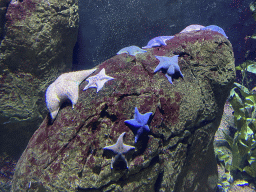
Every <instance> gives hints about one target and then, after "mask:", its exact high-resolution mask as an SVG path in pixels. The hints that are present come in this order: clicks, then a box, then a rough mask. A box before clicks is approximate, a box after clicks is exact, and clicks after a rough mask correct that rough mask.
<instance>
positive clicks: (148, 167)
mask: <svg viewBox="0 0 256 192" xmlns="http://www.w3.org/2000/svg"><path fill="white" fill-rule="evenodd" d="M166 44H167V45H166V46H161V47H154V48H151V49H147V52H146V53H142V54H138V55H136V57H135V56H131V55H128V54H126V53H124V54H120V55H116V56H114V57H112V58H110V59H109V60H107V61H105V62H103V63H102V64H100V65H98V66H97V67H98V69H97V71H95V74H97V73H98V72H99V71H100V70H101V69H102V68H105V70H106V74H108V75H109V76H111V77H113V78H114V80H111V81H108V82H106V83H105V85H104V87H103V88H102V89H101V90H100V91H99V92H98V93H97V92H96V89H95V88H90V89H87V90H85V91H82V89H83V87H84V86H85V85H86V82H83V83H82V84H81V85H80V91H79V99H78V102H77V104H76V105H75V108H74V109H72V106H71V105H65V106H63V107H62V109H61V110H60V111H59V114H58V116H57V117H56V119H55V121H54V122H53V124H49V117H46V118H45V119H44V121H43V122H42V124H41V126H40V127H39V128H38V130H37V131H36V132H35V133H34V135H33V137H32V138H31V139H30V141H29V144H28V146H27V148H26V150H25V151H24V153H23V154H22V156H21V158H20V160H19V161H18V163H17V166H16V170H15V174H14V179H13V186H12V191H26V190H28V189H33V190H39V189H40V190H42V191H43V190H45V191H77V190H78V191H86V190H92V191H131V190H137V191H179V192H182V191H187V192H190V191H205V192H207V191H215V190H214V188H215V187H216V183H217V165H216V160H215V156H214V150H213V139H214V134H215V132H216V130H217V129H218V126H219V124H220V120H221V116H222V113H223V107H224V104H225V101H226V99H227V96H228V95H229V90H230V89H231V86H232V84H233V81H234V80H235V65H234V55H233V51H232V46H231V43H230V42H229V40H228V39H226V38H225V37H223V36H222V35H221V34H219V33H217V32H214V31H193V32H190V33H182V34H177V35H175V37H174V38H172V39H170V40H169V41H167V42H166ZM156 55H157V56H169V57H172V56H174V55H179V59H178V64H179V67H180V70H181V72H182V74H183V76H184V78H183V79H182V78H175V77H174V79H173V84H171V83H169V81H168V79H167V78H166V77H165V75H164V73H161V72H159V73H154V69H155V67H156V66H157V65H158V64H159V61H158V60H157V59H156V58H155V56H156ZM135 107H137V108H138V110H139V111H140V113H142V114H144V113H147V112H152V113H153V115H152V118H151V119H150V121H149V122H148V126H149V128H150V130H151V134H150V135H149V137H148V138H147V139H144V140H141V141H140V142H138V143H136V144H134V135H133V133H132V131H131V130H130V129H129V128H128V127H127V126H126V125H125V123H124V121H125V120H128V119H132V118H133V115H134V108H135ZM123 132H126V138H125V140H124V143H125V144H127V145H132V146H135V147H136V149H135V152H134V153H133V156H132V157H131V158H130V159H129V169H128V170H118V171H113V170H112V171H111V168H110V164H111V159H110V158H108V157H106V156H103V148H104V147H106V146H109V145H113V144H115V143H116V141H117V138H118V137H119V135H120V134H121V133H123Z"/></svg>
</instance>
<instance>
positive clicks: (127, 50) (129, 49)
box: [117, 45, 147, 56]
mask: <svg viewBox="0 0 256 192" xmlns="http://www.w3.org/2000/svg"><path fill="white" fill-rule="evenodd" d="M146 52H147V51H146V50H143V49H141V48H139V47H137V46H134V45H132V46H130V47H125V48H123V49H121V50H120V51H118V52H117V55H119V54H122V53H128V54H129V55H133V56H135V55H136V54H140V53H146Z"/></svg>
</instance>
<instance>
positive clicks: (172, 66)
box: [154, 55, 183, 84]
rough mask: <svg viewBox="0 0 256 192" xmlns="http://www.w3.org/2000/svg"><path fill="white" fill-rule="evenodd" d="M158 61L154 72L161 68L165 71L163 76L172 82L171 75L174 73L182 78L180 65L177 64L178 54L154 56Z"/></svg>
mask: <svg viewBox="0 0 256 192" xmlns="http://www.w3.org/2000/svg"><path fill="white" fill-rule="evenodd" d="M155 57H156V58H157V59H158V60H159V61H160V63H159V64H158V65H157V67H156V68H155V70H154V73H156V72H158V71H160V70H161V69H162V70H164V71H166V74H165V76H166V77H167V79H168V81H169V82H170V83H171V84H172V76H173V75H175V73H178V75H179V76H181V77H182V78H183V75H182V73H181V71H180V67H179V65H178V55H175V56H173V57H165V56H155Z"/></svg>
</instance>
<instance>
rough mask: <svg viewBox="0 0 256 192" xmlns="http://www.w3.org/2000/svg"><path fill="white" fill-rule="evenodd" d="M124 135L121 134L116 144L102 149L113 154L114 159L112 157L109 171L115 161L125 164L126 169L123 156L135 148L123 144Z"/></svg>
mask: <svg viewBox="0 0 256 192" xmlns="http://www.w3.org/2000/svg"><path fill="white" fill-rule="evenodd" d="M124 135H125V132H123V133H122V134H121V135H120V136H119V137H118V139H117V142H116V144H114V145H110V146H106V147H104V148H103V149H104V150H109V151H112V153H113V156H114V157H112V160H111V169H113V167H114V164H115V162H117V161H124V162H125V164H126V168H127V169H128V163H127V160H126V158H125V156H124V155H125V154H126V153H128V152H129V151H130V150H134V149H135V147H133V146H130V145H125V144H124V138H123V137H124Z"/></svg>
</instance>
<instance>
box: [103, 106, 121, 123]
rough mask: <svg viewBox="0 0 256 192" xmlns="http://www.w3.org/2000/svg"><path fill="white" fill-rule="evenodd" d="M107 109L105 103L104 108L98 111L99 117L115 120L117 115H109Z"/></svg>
mask: <svg viewBox="0 0 256 192" xmlns="http://www.w3.org/2000/svg"><path fill="white" fill-rule="evenodd" d="M107 109H108V105H107V104H105V106H104V108H103V109H102V111H101V112H100V117H101V118H104V117H107V118H108V119H110V120H111V121H112V122H115V121H116V120H117V116H116V115H113V114H112V115H110V114H109V113H108V112H107Z"/></svg>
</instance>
